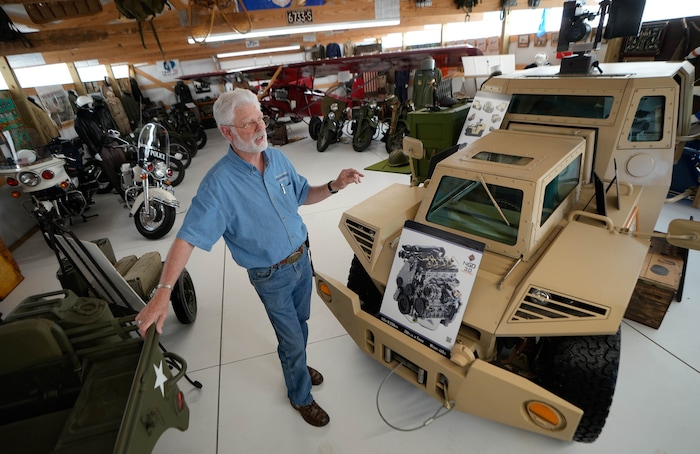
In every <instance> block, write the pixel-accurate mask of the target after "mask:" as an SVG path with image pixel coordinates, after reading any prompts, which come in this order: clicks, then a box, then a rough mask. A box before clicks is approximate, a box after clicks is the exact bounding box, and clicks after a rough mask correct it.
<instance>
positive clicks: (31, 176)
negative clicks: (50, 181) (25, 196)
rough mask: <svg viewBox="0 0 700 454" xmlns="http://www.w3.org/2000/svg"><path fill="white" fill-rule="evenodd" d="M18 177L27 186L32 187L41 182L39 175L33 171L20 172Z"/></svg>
mask: <svg viewBox="0 0 700 454" xmlns="http://www.w3.org/2000/svg"><path fill="white" fill-rule="evenodd" d="M18 178H19V181H20V183H22V184H23V185H25V186H29V187H33V186H36V185H38V184H39V183H41V177H39V175H37V174H36V173H34V172H20V174H19V175H18Z"/></svg>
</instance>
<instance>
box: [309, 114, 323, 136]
mask: <svg viewBox="0 0 700 454" xmlns="http://www.w3.org/2000/svg"><path fill="white" fill-rule="evenodd" d="M321 123H323V121H322V120H321V119H320V118H318V117H311V120H309V137H311V139H312V140H317V139H318V132H319V130H320V129H321Z"/></svg>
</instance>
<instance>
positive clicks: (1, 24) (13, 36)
mask: <svg viewBox="0 0 700 454" xmlns="http://www.w3.org/2000/svg"><path fill="white" fill-rule="evenodd" d="M17 40H22V43H23V44H24V47H32V43H30V42H29V40H28V39H27V37H26V36H24V34H23V33H22V32H21V31H19V29H18V28H17V26H16V25H15V23H14V22H12V19H10V16H8V15H7V13H6V12H5V10H3V9H2V8H0V42H2V43H10V42H12V41H17Z"/></svg>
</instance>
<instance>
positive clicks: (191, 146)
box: [181, 135, 199, 158]
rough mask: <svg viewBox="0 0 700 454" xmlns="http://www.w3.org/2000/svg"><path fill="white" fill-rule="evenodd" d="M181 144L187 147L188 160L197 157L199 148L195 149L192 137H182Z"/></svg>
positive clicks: (195, 142)
mask: <svg viewBox="0 0 700 454" xmlns="http://www.w3.org/2000/svg"><path fill="white" fill-rule="evenodd" d="M181 142H182V144H183V145H184V146H185V147H187V150H188V151H189V153H190V158H194V157H195V156H197V151H199V148H197V141H196V140H195V138H194V136H191V135H190V136H187V137H184V136H183V137H182V139H181Z"/></svg>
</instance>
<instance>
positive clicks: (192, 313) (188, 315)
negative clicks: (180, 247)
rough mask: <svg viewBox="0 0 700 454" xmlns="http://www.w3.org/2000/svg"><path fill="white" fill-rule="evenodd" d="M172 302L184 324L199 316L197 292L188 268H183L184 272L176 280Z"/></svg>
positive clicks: (176, 314)
mask: <svg viewBox="0 0 700 454" xmlns="http://www.w3.org/2000/svg"><path fill="white" fill-rule="evenodd" d="M171 304H172V306H173V311H174V312H175V316H176V317H177V319H178V320H179V321H180V323H182V324H183V325H189V324H191V323H193V322H194V321H195V319H196V318H197V294H196V292H195V290H194V283H193V282H192V277H191V276H190V273H189V272H188V271H187V268H185V269H184V270H182V274H180V277H179V278H178V279H177V281H176V282H175V288H174V289H173V292H172V295H171Z"/></svg>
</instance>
